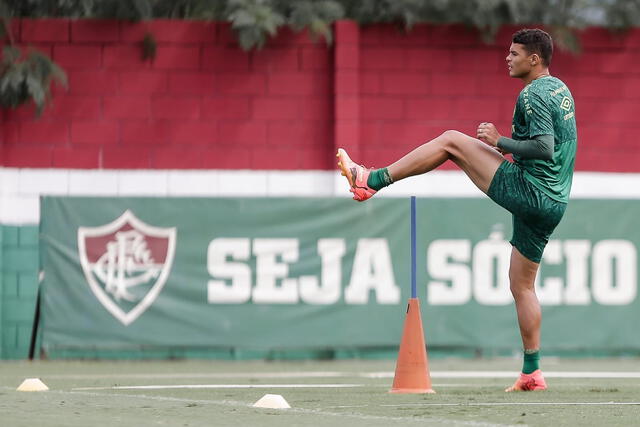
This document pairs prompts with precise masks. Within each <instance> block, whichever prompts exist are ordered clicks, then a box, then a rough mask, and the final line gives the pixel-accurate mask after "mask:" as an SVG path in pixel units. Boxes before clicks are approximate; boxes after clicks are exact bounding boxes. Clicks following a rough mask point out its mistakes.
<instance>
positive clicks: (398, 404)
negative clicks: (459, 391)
mask: <svg viewBox="0 0 640 427" xmlns="http://www.w3.org/2000/svg"><path fill="white" fill-rule="evenodd" d="M525 405H526V406H640V402H469V403H405V404H401V403H397V404H389V405H384V404H383V405H380V406H383V407H389V408H391V407H400V406H525Z"/></svg>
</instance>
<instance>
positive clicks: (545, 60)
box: [506, 28, 553, 78]
mask: <svg viewBox="0 0 640 427" xmlns="http://www.w3.org/2000/svg"><path fill="white" fill-rule="evenodd" d="M552 56H553V41H552V40H551V36H550V35H549V34H547V33H546V32H544V31H542V30H539V29H529V28H525V29H522V30H520V31H517V32H516V33H515V34H514V35H513V37H512V38H511V46H510V47H509V55H508V56H507V58H506V59H507V64H508V65H509V75H510V76H511V77H516V78H522V77H525V76H527V75H529V74H530V73H531V72H535V71H536V70H542V69H545V68H548V67H549V65H550V64H551V57H552Z"/></svg>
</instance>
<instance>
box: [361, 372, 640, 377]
mask: <svg viewBox="0 0 640 427" xmlns="http://www.w3.org/2000/svg"><path fill="white" fill-rule="evenodd" d="M543 374H544V376H545V378H629V379H633V378H640V372H614V371H612V372H590V371H575V372H567V371H543ZM518 375H519V372H517V371H435V372H431V378H513V377H517V376H518ZM360 376H362V377H364V378H393V376H394V373H393V372H391V371H387V372H368V373H363V374H360Z"/></svg>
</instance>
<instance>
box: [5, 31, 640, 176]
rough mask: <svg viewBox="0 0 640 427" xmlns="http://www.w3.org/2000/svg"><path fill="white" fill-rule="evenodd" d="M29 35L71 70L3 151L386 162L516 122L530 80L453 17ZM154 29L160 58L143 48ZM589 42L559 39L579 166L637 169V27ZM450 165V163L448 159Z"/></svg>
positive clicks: (38, 161) (134, 164)
mask: <svg viewBox="0 0 640 427" xmlns="http://www.w3.org/2000/svg"><path fill="white" fill-rule="evenodd" d="M13 26H14V32H15V37H16V39H17V41H18V42H19V44H21V45H28V44H30V45H34V46H36V47H38V48H39V49H41V50H43V51H45V52H46V53H47V54H49V55H51V56H52V57H53V59H54V60H55V61H56V62H58V63H59V64H60V65H61V66H62V67H63V68H64V69H65V70H66V71H67V74H68V76H69V86H70V87H69V90H68V91H67V92H65V91H64V90H61V89H55V90H54V97H53V105H52V107H51V108H49V109H47V110H46V112H45V113H44V114H43V115H42V117H41V118H39V119H34V118H33V111H32V110H31V109H30V108H21V109H18V110H16V111H6V112H4V113H3V114H2V119H3V124H2V133H1V134H2V143H1V145H0V147H1V148H0V165H3V166H7V167H61V168H150V169H154V168H161V169H198V168H212V169H220V168H232V169H332V168H333V165H334V158H333V153H334V149H335V147H336V146H345V147H347V148H349V149H350V150H352V151H354V153H355V154H356V155H357V158H358V159H359V160H360V159H361V160H362V161H363V162H365V163H367V164H371V165H384V164H387V163H389V162H391V161H393V160H395V158H396V157H398V156H400V155H402V154H404V153H405V152H407V151H408V150H410V149H411V148H413V147H415V146H416V145H418V144H420V143H421V142H423V141H426V140H428V139H430V138H432V137H434V136H436V135H438V134H439V133H440V132H442V131H443V130H446V129H458V130H461V131H463V132H467V133H470V134H473V132H474V130H475V128H476V126H477V124H478V122H480V121H492V122H494V123H496V125H497V126H498V128H499V130H501V131H502V132H503V133H508V132H509V128H510V119H511V114H512V111H513V105H514V102H515V98H516V96H517V94H518V91H519V90H520V88H521V86H520V83H519V81H516V80H513V79H510V78H509V77H508V75H507V71H506V67H505V65H504V64H505V63H504V57H505V56H506V51H507V47H508V45H509V42H510V38H509V36H510V34H511V33H512V32H513V31H514V28H505V29H503V30H502V31H501V32H500V34H499V36H498V38H497V40H496V42H495V43H494V44H493V45H485V44H483V43H482V42H480V41H479V37H478V36H477V34H476V33H475V32H473V31H471V30H466V29H464V28H462V27H459V26H442V27H433V26H426V25H424V26H422V25H421V26H417V27H416V28H415V29H414V30H413V32H411V33H410V34H409V35H405V34H403V33H402V32H399V31H397V30H396V29H395V27H393V26H389V25H376V26H369V27H364V28H360V29H359V28H358V27H357V26H356V25H355V24H354V23H352V22H340V23H338V24H337V25H336V40H335V44H334V45H333V46H332V47H326V45H325V44H324V42H319V43H313V42H311V41H310V40H309V39H308V37H307V36H306V35H305V34H295V33H292V32H290V31H282V32H281V33H280V34H279V35H278V36H277V37H276V39H274V40H271V41H269V43H268V44H267V46H266V48H265V49H263V50H261V51H257V52H251V53H245V52H243V51H242V50H240V49H239V48H238V46H237V44H236V42H235V38H234V37H233V35H232V34H231V32H230V29H229V27H228V25H227V24H220V23H218V24H216V23H205V22H193V21H167V20H157V21H152V22H148V23H137V24H131V23H127V22H115V21H70V20H22V21H14V22H13ZM146 31H150V32H152V33H153V34H154V36H155V38H156V40H157V42H158V48H157V57H156V59H155V61H153V62H149V61H146V62H145V61H143V60H142V59H141V40H142V38H143V36H144V34H145V32H146ZM581 41H582V45H583V54H582V55H581V56H573V55H570V54H567V53H563V52H556V55H555V58H554V62H553V64H552V67H551V70H552V73H553V74H555V75H556V76H558V77H560V78H561V79H563V80H564V81H565V82H566V83H567V84H568V85H569V87H570V88H571V90H572V92H573V94H574V97H575V100H576V114H577V118H578V126H579V151H578V153H579V154H578V159H577V169H578V170H593V171H621V172H639V171H640V150H639V149H637V148H636V141H635V136H636V134H637V130H638V128H640V120H638V115H639V114H640V67H638V65H640V60H639V59H638V58H640V55H639V53H640V30H634V31H632V32H629V33H626V34H622V35H611V34H609V33H608V32H607V31H605V30H601V29H590V30H587V31H585V32H583V33H582V34H581ZM449 167H453V166H451V165H450V166H449Z"/></svg>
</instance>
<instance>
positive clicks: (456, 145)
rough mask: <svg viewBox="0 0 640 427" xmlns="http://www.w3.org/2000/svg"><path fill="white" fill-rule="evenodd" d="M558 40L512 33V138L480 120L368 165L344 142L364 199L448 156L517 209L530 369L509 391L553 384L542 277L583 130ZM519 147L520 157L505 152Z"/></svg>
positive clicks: (341, 154)
mask: <svg viewBox="0 0 640 427" xmlns="http://www.w3.org/2000/svg"><path fill="white" fill-rule="evenodd" d="M552 54H553V42H552V40H551V37H550V36H549V34H547V33H546V32H544V31H542V30H539V29H523V30H520V31H518V32H516V33H515V34H514V35H513V37H512V43H511V46H510V47H509V54H508V55H507V57H506V61H507V66H508V69H509V75H510V76H511V77H515V78H518V79H520V80H522V81H523V83H524V89H522V91H521V92H520V95H519V96H518V100H517V102H516V107H515V110H514V113H513V122H512V127H511V138H507V137H505V136H502V135H501V134H500V133H498V130H497V129H496V127H495V126H494V125H493V124H492V123H487V122H483V123H480V125H479V126H478V129H477V135H476V138H472V137H471V136H468V135H465V134H463V133H460V132H457V131H453V130H448V131H446V132H444V133H443V134H442V135H440V136H438V137H437V138H435V139H433V140H431V141H429V142H427V143H425V144H423V145H421V146H419V147H418V148H416V149H414V150H413V151H411V152H409V153H408V154H407V155H405V156H404V157H402V158H400V159H399V160H398V161H396V162H395V163H393V164H391V165H390V166H388V167H386V168H382V169H367V168H365V167H364V166H361V165H358V164H356V163H354V162H353V161H352V160H351V159H350V158H349V156H348V155H347V153H346V151H345V150H343V149H338V154H337V157H338V159H339V161H338V166H339V167H340V169H341V170H342V175H344V176H345V177H346V178H347V180H348V181H349V185H350V187H351V188H350V191H351V192H352V193H353V198H354V199H355V200H357V201H360V202H362V201H365V200H367V199H369V198H370V197H372V196H373V195H374V194H375V193H376V192H377V191H379V190H380V189H382V188H383V187H386V186H388V185H390V184H391V183H393V182H395V181H399V180H401V179H404V178H407V177H409V176H413V175H418V174H423V173H426V172H429V171H430V170H432V169H435V168H436V167H438V166H439V165H441V164H442V163H444V162H445V161H447V160H451V161H453V162H454V163H455V164H457V165H458V166H459V167H460V168H461V169H462V170H463V171H464V172H465V173H466V174H467V176H468V177H469V178H470V179H471V181H473V183H474V184H475V185H476V186H477V187H478V188H479V189H480V190H482V191H483V192H484V193H485V194H486V195H487V196H489V197H490V198H491V199H492V200H493V201H495V202H496V203H497V204H499V205H500V206H502V207H504V208H505V209H507V210H508V211H509V212H511V213H512V215H513V237H512V239H511V241H510V243H511V245H512V251H511V261H510V265H509V282H510V288H511V293H512V295H513V298H514V300H515V305H516V311H517V314H518V324H519V326H520V335H521V336H522V343H523V346H524V364H523V367H522V373H521V374H520V377H519V378H518V379H517V380H516V382H515V383H514V384H513V385H512V386H511V387H509V388H507V389H506V390H505V391H516V390H522V391H525V390H545V389H546V388H547V385H546V383H545V380H544V377H543V375H542V372H541V371H540V367H539V360H540V356H539V349H540V322H541V318H542V314H541V311H540V304H539V302H538V298H537V297H536V294H535V288H534V280H535V277H536V273H537V271H538V267H539V265H540V259H541V257H542V252H543V250H544V248H545V246H546V244H547V242H548V240H549V236H550V235H551V233H552V232H553V230H554V229H555V228H556V226H557V225H558V223H559V222H560V219H561V218H562V215H563V214H564V211H565V209H566V206H567V202H568V200H569V191H570V189H571V180H572V177H573V167H574V160H575V153H576V144H577V134H576V122H575V117H574V102H573V97H572V96H571V92H570V91H569V88H567V86H566V85H565V84H564V83H563V82H562V81H561V80H559V79H557V78H556V77H553V76H551V75H550V74H549V64H550V63H551V57H552ZM508 153H511V154H513V160H514V161H513V162H510V161H508V160H506V159H505V158H504V157H503V154H508Z"/></svg>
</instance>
